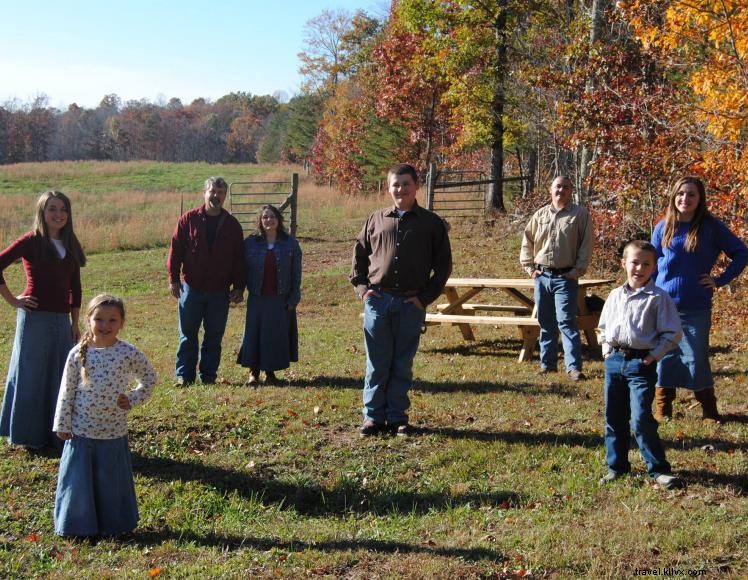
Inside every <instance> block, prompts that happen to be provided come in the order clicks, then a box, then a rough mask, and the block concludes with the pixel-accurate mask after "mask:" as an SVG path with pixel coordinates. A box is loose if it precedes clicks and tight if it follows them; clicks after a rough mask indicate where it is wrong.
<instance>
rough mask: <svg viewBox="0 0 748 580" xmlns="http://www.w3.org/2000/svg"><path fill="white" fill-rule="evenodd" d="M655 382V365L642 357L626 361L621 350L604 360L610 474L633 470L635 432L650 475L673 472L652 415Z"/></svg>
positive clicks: (606, 450)
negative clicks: (645, 362) (631, 452)
mask: <svg viewBox="0 0 748 580" xmlns="http://www.w3.org/2000/svg"><path fill="white" fill-rule="evenodd" d="M656 381H657V365H656V364H654V363H652V364H651V365H645V364H644V363H643V360H642V359H641V358H631V359H629V360H626V357H625V356H624V354H623V353H621V352H618V351H614V352H613V353H612V354H611V355H610V356H608V358H606V359H605V456H606V460H607V462H608V468H609V469H610V470H611V471H614V472H616V473H619V474H620V473H628V472H629V471H631V464H630V463H629V443H630V441H631V431H632V430H633V431H634V436H635V437H636V442H637V443H638V444H639V452H640V453H641V456H642V459H644V462H645V463H646V464H647V471H648V472H649V474H650V475H651V476H652V477H657V476H658V475H661V474H663V473H670V464H669V463H668V462H667V459H665V451H664V450H663V448H662V442H661V441H660V436H659V435H658V434H657V421H655V419H654V417H653V416H652V401H653V400H654V393H655V383H656ZM629 419H630V420H631V423H630V425H629Z"/></svg>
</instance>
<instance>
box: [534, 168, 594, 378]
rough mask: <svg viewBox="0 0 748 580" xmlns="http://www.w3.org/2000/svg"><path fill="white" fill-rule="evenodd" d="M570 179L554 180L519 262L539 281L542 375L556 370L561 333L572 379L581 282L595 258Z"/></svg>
mask: <svg viewBox="0 0 748 580" xmlns="http://www.w3.org/2000/svg"><path fill="white" fill-rule="evenodd" d="M572 190H573V187H572V184H571V180H570V179H569V178H568V177H566V176H564V175H562V176H559V177H556V179H554V180H553V183H552V184H551V187H550V194H551V203H550V204H548V205H546V206H543V207H542V208H540V209H539V210H538V211H536V212H535V213H534V214H533V216H532V218H531V219H530V222H529V223H528V224H527V227H525V231H524V234H523V236H522V249H521V251H520V256H519V261H520V263H521V264H522V267H523V268H524V269H525V271H526V272H527V274H528V275H529V276H530V277H531V278H533V279H534V280H535V304H536V305H537V310H538V322H539V323H540V372H541V373H543V374H544V373H551V372H556V370H557V367H558V332H559V330H560V331H561V340H562V342H563V346H564V364H565V366H566V372H567V373H568V375H569V378H570V379H571V380H573V381H579V380H582V379H584V378H585V377H584V375H583V374H582V341H581V339H580V336H579V329H578V328H577V319H576V317H577V294H578V292H579V288H578V284H577V278H579V277H580V276H582V275H583V274H584V273H585V271H586V270H587V266H588V265H589V263H590V256H591V254H592V221H591V220H590V216H589V213H588V212H587V210H586V209H585V208H584V207H582V206H579V205H576V204H574V203H572Z"/></svg>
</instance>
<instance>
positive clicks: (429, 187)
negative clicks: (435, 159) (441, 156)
mask: <svg viewBox="0 0 748 580" xmlns="http://www.w3.org/2000/svg"><path fill="white" fill-rule="evenodd" d="M435 186H436V163H429V173H428V175H427V176H426V209H428V210H429V211H434V187H435Z"/></svg>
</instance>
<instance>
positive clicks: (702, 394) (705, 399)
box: [693, 387, 721, 423]
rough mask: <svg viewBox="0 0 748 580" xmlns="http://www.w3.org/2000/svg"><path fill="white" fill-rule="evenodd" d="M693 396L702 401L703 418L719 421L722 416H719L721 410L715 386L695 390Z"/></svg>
mask: <svg viewBox="0 0 748 580" xmlns="http://www.w3.org/2000/svg"><path fill="white" fill-rule="evenodd" d="M693 396H694V397H696V400H697V401H698V402H699V403H701V418H702V419H704V420H705V421H716V422H717V423H719V421H720V420H721V417H720V416H719V411H717V397H715V396H714V387H712V388H711V389H702V390H701V391H695V392H694V394H693Z"/></svg>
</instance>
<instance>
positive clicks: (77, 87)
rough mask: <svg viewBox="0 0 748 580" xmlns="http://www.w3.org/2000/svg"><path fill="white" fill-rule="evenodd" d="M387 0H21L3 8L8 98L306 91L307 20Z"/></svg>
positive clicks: (0, 66)
mask: <svg viewBox="0 0 748 580" xmlns="http://www.w3.org/2000/svg"><path fill="white" fill-rule="evenodd" d="M388 7H389V1H388V0H203V1H201V2H198V1H195V0H183V1H181V2H179V1H176V0H121V1H120V2H116V3H115V2H110V1H107V0H98V1H94V0H66V1H60V0H36V1H31V0H14V1H11V2H8V4H6V5H5V7H4V9H3V25H2V29H3V30H2V34H0V104H3V103H5V102H7V101H8V100H9V99H18V100H20V101H21V102H28V101H31V100H33V99H34V98H35V97H36V96H37V95H38V94H40V93H44V94H46V95H47V96H48V97H49V104H50V105H51V106H55V107H59V108H62V109H65V108H67V105H68V104H70V103H73V102H76V103H78V104H79V105H81V106H86V107H95V106H96V105H97V104H98V103H99V101H101V98H102V97H103V96H104V95H106V94H109V93H116V94H117V95H119V96H120V98H121V99H122V101H123V102H125V101H127V100H129V99H142V98H145V99H148V100H150V101H152V102H158V101H160V100H164V101H168V99H170V98H171V97H178V98H180V99H181V100H182V102H183V103H184V104H189V103H190V102H191V101H192V100H193V99H195V98H197V97H205V98H208V99H211V100H215V99H217V98H218V97H221V96H222V95H225V94H227V93H229V92H232V91H248V92H250V93H252V94H255V95H265V94H273V93H274V92H276V91H285V92H286V93H287V94H288V95H289V96H292V95H294V94H296V93H298V92H299V85H300V83H301V79H300V77H299V75H298V72H297V69H298V67H299V61H298V58H297V56H296V55H297V54H298V53H299V52H300V51H301V50H303V42H302V37H303V34H302V33H303V28H304V24H305V23H306V22H307V21H308V20H309V19H311V18H314V17H315V16H318V15H319V14H320V13H321V12H322V11H323V10H325V9H328V10H336V9H344V10H348V11H349V12H354V11H355V10H357V9H363V10H365V11H366V12H367V13H369V14H371V15H373V16H375V17H378V18H383V17H384V16H386V14H387V10H388Z"/></svg>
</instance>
